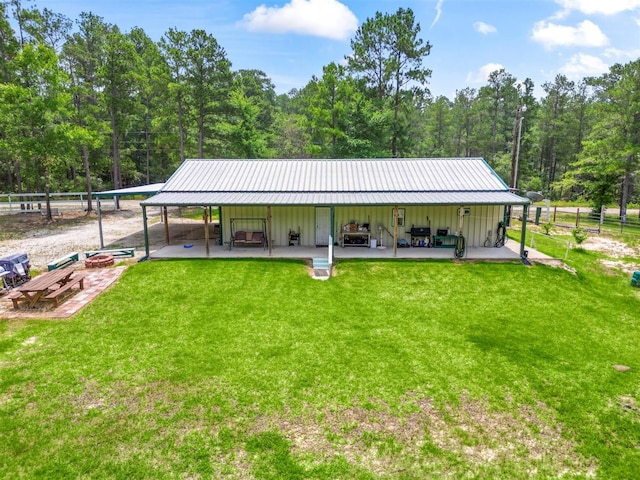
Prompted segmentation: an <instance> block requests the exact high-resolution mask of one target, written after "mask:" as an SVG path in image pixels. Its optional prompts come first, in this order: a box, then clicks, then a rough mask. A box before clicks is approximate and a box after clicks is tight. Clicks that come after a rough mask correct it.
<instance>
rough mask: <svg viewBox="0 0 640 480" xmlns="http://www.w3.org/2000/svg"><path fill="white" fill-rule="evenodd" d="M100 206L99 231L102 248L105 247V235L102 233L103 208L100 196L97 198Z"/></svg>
mask: <svg viewBox="0 0 640 480" xmlns="http://www.w3.org/2000/svg"><path fill="white" fill-rule="evenodd" d="M97 207H98V232H99V234H100V249H104V236H103V235H102V209H101V208H100V197H98V198H97Z"/></svg>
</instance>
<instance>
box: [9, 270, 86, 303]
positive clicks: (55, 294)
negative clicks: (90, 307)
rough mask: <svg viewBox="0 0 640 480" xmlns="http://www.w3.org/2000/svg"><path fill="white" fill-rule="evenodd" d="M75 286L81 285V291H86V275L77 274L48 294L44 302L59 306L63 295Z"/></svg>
mask: <svg viewBox="0 0 640 480" xmlns="http://www.w3.org/2000/svg"><path fill="white" fill-rule="evenodd" d="M75 285H79V286H80V290H83V289H84V274H83V273H75V274H74V276H73V278H71V280H69V281H68V282H67V283H65V284H64V285H63V286H61V287H60V288H57V289H55V290H53V291H51V292H50V293H48V294H47V295H45V296H44V297H42V298H43V299H44V300H46V301H47V302H52V303H53V304H54V305H55V306H58V302H59V301H60V298H61V297H62V295H63V294H64V293H65V292H68V291H69V290H71V287H73V286H75ZM14 306H15V303H14Z"/></svg>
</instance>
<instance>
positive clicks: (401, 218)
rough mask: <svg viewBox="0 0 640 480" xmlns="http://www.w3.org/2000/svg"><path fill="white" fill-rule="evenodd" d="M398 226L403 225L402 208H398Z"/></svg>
mask: <svg viewBox="0 0 640 480" xmlns="http://www.w3.org/2000/svg"><path fill="white" fill-rule="evenodd" d="M394 210H395V208H394V209H393V210H391V225H393V212H394ZM398 226H399V227H404V208H399V209H398Z"/></svg>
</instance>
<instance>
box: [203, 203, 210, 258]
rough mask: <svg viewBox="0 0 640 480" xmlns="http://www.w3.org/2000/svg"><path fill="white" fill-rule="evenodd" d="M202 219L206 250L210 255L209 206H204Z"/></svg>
mask: <svg viewBox="0 0 640 480" xmlns="http://www.w3.org/2000/svg"><path fill="white" fill-rule="evenodd" d="M202 210H203V212H202V219H203V220H204V251H205V253H206V254H207V257H208V256H209V214H208V213H207V207H206V206H205V207H203V209H202Z"/></svg>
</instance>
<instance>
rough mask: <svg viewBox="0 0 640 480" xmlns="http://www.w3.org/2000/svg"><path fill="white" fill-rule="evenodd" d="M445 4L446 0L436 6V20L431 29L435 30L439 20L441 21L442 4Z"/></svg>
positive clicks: (439, 1)
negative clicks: (434, 27)
mask: <svg viewBox="0 0 640 480" xmlns="http://www.w3.org/2000/svg"><path fill="white" fill-rule="evenodd" d="M443 3H444V0H438V3H437V4H436V18H434V19H433V22H431V28H433V26H434V25H435V24H436V23H438V20H440V16H441V15H442V4H443Z"/></svg>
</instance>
